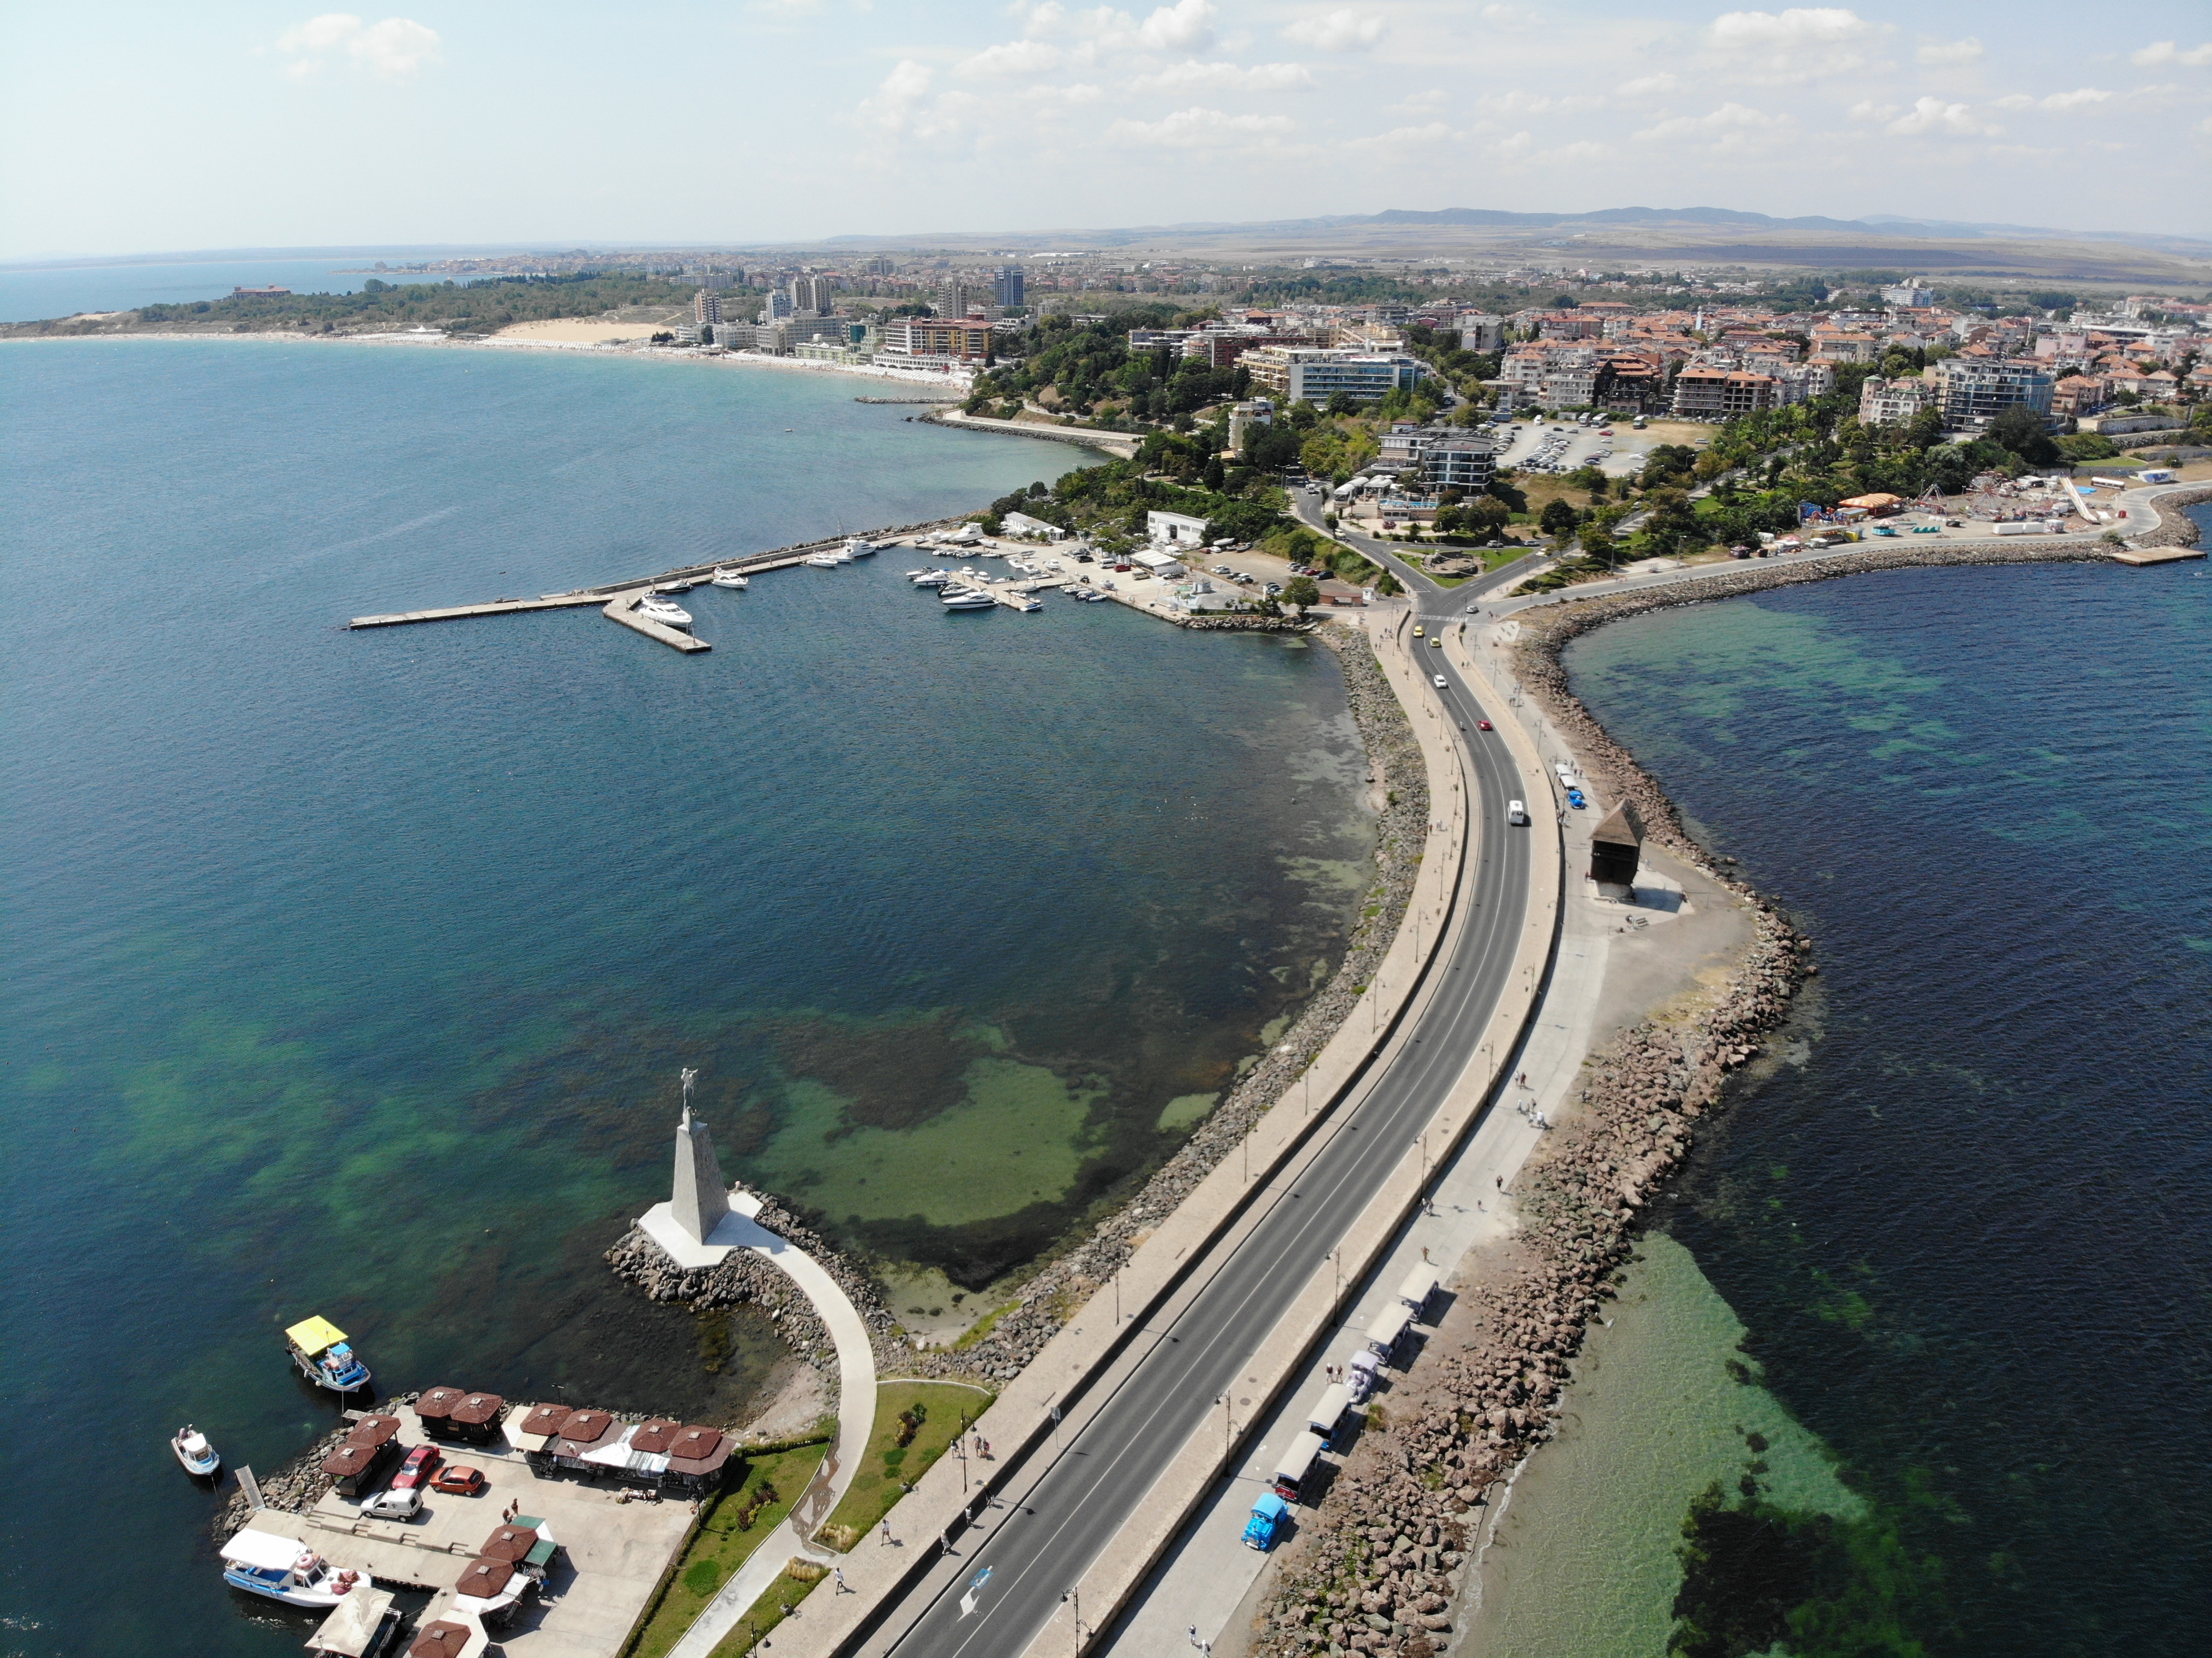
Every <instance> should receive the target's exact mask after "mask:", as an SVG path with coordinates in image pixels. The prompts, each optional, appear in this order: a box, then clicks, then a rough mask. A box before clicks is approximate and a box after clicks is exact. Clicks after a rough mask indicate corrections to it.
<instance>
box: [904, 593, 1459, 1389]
mask: <svg viewBox="0 0 2212 1658" xmlns="http://www.w3.org/2000/svg"><path fill="white" fill-rule="evenodd" d="M1314 637H1315V638H1316V640H1317V641H1320V642H1321V643H1322V644H1324V645H1326V646H1328V647H1329V648H1330V649H1332V650H1334V651H1335V652H1336V653H1337V654H1338V656H1339V657H1340V659H1341V660H1342V662H1343V665H1344V680H1345V689H1346V695H1347V699H1348V701H1349V703H1350V706H1351V709H1352V719H1353V720H1354V721H1355V722H1356V723H1357V724H1358V728H1359V734H1360V737H1361V739H1362V741H1363V742H1364V744H1365V747H1366V750H1367V759H1368V771H1369V776H1370V787H1371V790H1372V798H1373V799H1374V801H1375V803H1376V807H1377V812H1378V817H1379V822H1378V823H1377V824H1376V845H1375V865H1376V872H1375V884H1374V886H1373V887H1372V888H1370V890H1368V892H1367V893H1366V894H1365V895H1364V896H1363V897H1362V899H1361V901H1360V914H1361V920H1359V922H1358V926H1356V927H1355V928H1354V929H1353V932H1352V941H1351V945H1350V948H1349V949H1347V950H1346V952H1345V957H1344V961H1343V962H1342V963H1341V964H1340V966H1339V967H1338V968H1337V970H1336V971H1335V973H1334V974H1333V975H1331V976H1330V978H1329V981H1328V984H1327V986H1325V987H1323V988H1322V991H1321V993H1320V994H1318V995H1317V996H1316V997H1315V998H1314V999H1313V1000H1312V1001H1311V1002H1310V1003H1309V1004H1308V1005H1307V1006H1306V1009H1305V1011H1304V1013H1303V1014H1302V1015H1301V1016H1300V1017H1299V1018H1298V1020H1297V1023H1295V1024H1294V1025H1292V1026H1291V1029H1289V1030H1288V1031H1286V1032H1285V1034H1284V1035H1281V1036H1280V1037H1279V1038H1278V1039H1277V1040H1276V1041H1275V1042H1274V1044H1273V1046H1272V1047H1271V1048H1269V1049H1268V1050H1267V1052H1266V1053H1265V1054H1261V1056H1260V1058H1259V1060H1258V1062H1257V1063H1256V1064H1255V1066H1253V1067H1252V1069H1251V1070H1250V1071H1249V1072H1246V1073H1245V1075H1244V1077H1243V1079H1242V1080H1241V1081H1240V1082H1238V1083H1237V1085H1236V1087H1235V1088H1233V1089H1232V1090H1230V1094H1229V1096H1228V1098H1227V1099H1225V1100H1224V1101H1223V1102H1221V1104H1220V1105H1218V1106H1217V1107H1216V1108H1214V1109H1213V1111H1212V1113H1211V1114H1209V1115H1208V1116H1207V1117H1206V1121H1204V1122H1203V1123H1201V1124H1200V1126H1199V1127H1198V1130H1197V1132H1196V1133H1194V1134H1192V1136H1191V1137H1190V1139H1188V1140H1186V1141H1185V1142H1184V1143H1183V1144H1182V1147H1181V1148H1180V1149H1178V1150H1177V1151H1176V1154H1175V1156H1174V1157H1170V1159H1169V1160H1168V1161H1167V1163H1164V1164H1163V1165H1162V1166H1161V1168H1160V1169H1159V1170H1158V1172H1157V1173H1155V1174H1154V1175H1152V1178H1151V1179H1150V1180H1148V1181H1146V1182H1145V1184H1144V1186H1143V1187H1141V1188H1140V1189H1139V1191H1138V1192H1137V1193H1136V1194H1135V1196H1134V1197H1133V1198H1130V1199H1128V1200H1127V1202H1125V1203H1123V1204H1122V1205H1121V1206H1120V1207H1119V1208H1118V1209H1115V1210H1114V1211H1112V1212H1110V1213H1108V1214H1106V1215H1104V1216H1103V1218H1101V1219H1099V1220H1098V1221H1097V1223H1096V1224H1094V1225H1093V1227H1092V1228H1091V1230H1089V1231H1088V1232H1087V1233H1086V1234H1085V1235H1084V1236H1081V1238H1080V1239H1079V1241H1076V1242H1073V1243H1071V1245H1070V1246H1069V1247H1068V1248H1066V1251H1065V1252H1064V1253H1061V1254H1058V1255H1056V1256H1054V1257H1052V1258H1050V1259H1048V1260H1046V1261H1045V1262H1044V1263H1043V1264H1042V1266H1040V1268H1039V1269H1038V1271H1037V1272H1036V1273H1035V1274H1033V1275H1032V1276H1031V1277H1030V1278H1029V1280H1028V1281H1027V1282H1026V1283H1024V1284H1023V1285H1022V1287H1021V1289H1020V1290H1019V1291H1018V1293H1017V1294H1016V1296H1015V1298H1014V1300H1013V1302H1012V1304H1011V1305H1010V1306H1008V1307H1007V1308H1006V1309H1005V1310H1004V1311H1003V1312H1001V1313H1000V1315H998V1316H997V1318H996V1319H995V1320H994V1321H990V1322H988V1323H987V1324H984V1325H981V1326H978V1327H977V1331H976V1333H974V1334H972V1335H971V1336H970V1337H969V1338H968V1339H965V1340H964V1341H963V1342H962V1343H961V1344H960V1345H957V1346H956V1347H953V1348H951V1349H926V1350H922V1351H915V1349H913V1348H911V1347H909V1346H908V1345H906V1344H905V1343H904V1341H903V1340H896V1341H895V1342H894V1345H892V1346H891V1347H890V1350H889V1351H884V1349H883V1347H882V1346H881V1345H880V1344H879V1345H878V1354H877V1363H878V1364H879V1365H884V1366H889V1365H890V1363H893V1362H896V1364H897V1366H898V1367H899V1368H898V1370H895V1371H893V1372H892V1373H893V1374H904V1375H908V1376H936V1377H943V1378H945V1379H947V1380H953V1381H964V1382H982V1383H986V1384H988V1385H990V1386H993V1387H994V1388H995V1387H998V1386H1000V1385H1002V1384H1004V1383H1005V1382H1009V1381H1011V1380H1012V1378H1013V1377H1015V1376H1018V1375H1020V1374H1021V1370H1022V1367H1023V1366H1024V1365H1025V1364H1027V1363H1029V1362H1030V1359H1032V1358H1034V1357H1036V1355H1037V1352H1038V1351H1040V1350H1041V1349H1042V1347H1043V1346H1044V1345H1045V1343H1047V1342H1048V1341H1049V1340H1051V1339H1052V1338H1053V1337H1054V1335H1056V1334H1057V1333H1059V1331H1060V1327H1061V1326H1062V1325H1064V1324H1065V1323H1066V1321H1067V1320H1068V1319H1069V1317H1070V1316H1071V1315H1073V1313H1074V1311H1075V1310H1076V1309H1078V1308H1079V1307H1080V1306H1082V1305H1083V1303H1085V1302H1086V1301H1088V1300H1089V1299H1090V1298H1091V1297H1092V1296H1093V1295H1095V1294H1097V1291H1100V1290H1102V1289H1103V1288H1104V1287H1105V1286H1106V1284H1108V1283H1109V1281H1110V1280H1111V1279H1112V1278H1113V1276H1114V1274H1115V1272H1118V1271H1119V1270H1120V1269H1121V1266H1122V1264H1123V1263H1124V1262H1125V1261H1127V1260H1128V1259H1129V1256H1130V1254H1131V1253H1132V1252H1133V1250H1135V1248H1137V1246H1138V1245H1139V1244H1140V1243H1142V1242H1144V1241H1145V1240H1146V1238H1147V1237H1149V1236H1152V1231H1153V1230H1154V1229H1155V1228H1156V1227H1158V1225H1159V1224H1160V1223H1161V1222H1162V1221H1164V1220H1165V1219H1166V1218H1168V1217H1169V1216H1170V1215H1171V1214H1172V1213H1174V1212H1175V1210H1176V1206H1178V1205H1180V1204H1181V1203H1182V1200H1183V1199H1185V1198H1186V1197H1188V1195H1189V1194H1190V1193H1191V1191H1192V1189H1193V1188H1194V1187H1196V1186H1197V1185H1198V1183H1199V1182H1200V1181H1202V1180H1204V1179H1205V1178H1206V1175H1209V1174H1211V1173H1212V1171H1213V1169H1215V1168H1216V1167H1217V1166H1218V1164H1219V1163H1221V1162H1222V1161H1223V1160H1224V1159H1225V1158H1226V1157H1229V1156H1231V1154H1232V1153H1233V1152H1234V1151H1236V1150H1237V1143H1238V1142H1239V1141H1240V1140H1242V1139H1243V1138H1244V1136H1245V1135H1246V1134H1248V1133H1250V1132H1251V1130H1252V1126H1253V1125H1254V1124H1255V1123H1256V1122H1257V1121H1259V1120H1260V1118H1261V1116H1262V1115H1263V1114H1266V1112H1267V1109H1268V1108H1270V1107H1272V1106H1273V1104H1274V1103H1275V1102H1276V1101H1278V1100H1279V1099H1280V1098H1282V1096H1283V1095H1284V1093H1285V1091H1286V1090H1288V1089H1289V1088H1290V1087H1291V1084H1293V1083H1295V1082H1297V1079H1298V1078H1300V1077H1301V1076H1303V1075H1304V1073H1305V1071H1306V1069H1307V1067H1308V1066H1310V1065H1312V1063H1313V1062H1314V1060H1315V1059H1316V1056H1318V1055H1319V1054H1320V1053H1321V1051H1322V1048H1324V1047H1326V1046H1327V1045H1328V1041H1329V1039H1330V1038H1331V1037H1332V1036H1334V1035H1335V1034H1336V1031H1337V1029H1338V1027H1339V1026H1340V1025H1341V1024H1342V1023H1344V1021H1345V1018H1346V1016H1347V1015H1348V1014H1350V1013H1351V1011H1352V1008H1353V1007H1355V1006H1356V1005H1358V1001H1359V998H1360V995H1361V994H1362V993H1364V991H1365V990H1366V988H1367V987H1368V985H1369V984H1370V982H1371V981H1373V979H1374V976H1375V972H1376V969H1377V968H1378V967H1379V966H1380V965H1381V963H1382V961H1383V955H1384V953H1385V952H1386V951H1388V950H1389V947H1390V944H1391V941H1392V940H1393V939H1394V938H1396V937H1397V935H1398V927H1399V924H1400V923H1401V921H1402V920H1403V919H1404V917H1405V913H1406V905H1407V900H1408V898H1409V897H1410V896H1411V895H1412V893H1413V878H1414V877H1415V876H1416V875H1417V874H1418V873H1419V871H1420V859H1421V851H1422V848H1423V847H1424V846H1425V845H1426V843H1427V840H1428V823H1429V784H1428V766H1427V762H1426V761H1425V759H1424V757H1423V756H1422V754H1421V746H1420V743H1419V739H1418V738H1415V737H1414V735H1413V726H1412V725H1411V723H1410V722H1409V721H1408V720H1407V718H1406V711H1405V709H1404V708H1402V707H1401V705H1400V703H1399V701H1398V697H1397V694H1396V693H1395V691H1393V690H1392V689H1391V688H1390V682H1389V679H1388V678H1387V677H1384V675H1383V668H1382V665H1381V664H1379V663H1378V662H1376V659H1375V653H1374V647H1373V643H1372V641H1370V638H1369V636H1368V635H1366V634H1365V633H1364V631H1360V630H1356V629H1345V628H1323V629H1320V630H1319V631H1318V632H1317V633H1316V634H1315V635H1314Z"/></svg>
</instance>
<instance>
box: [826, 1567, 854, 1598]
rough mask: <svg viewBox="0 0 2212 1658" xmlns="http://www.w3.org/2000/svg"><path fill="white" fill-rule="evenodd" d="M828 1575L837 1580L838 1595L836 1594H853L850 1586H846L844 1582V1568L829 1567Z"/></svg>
mask: <svg viewBox="0 0 2212 1658" xmlns="http://www.w3.org/2000/svg"><path fill="white" fill-rule="evenodd" d="M829 1575H830V1576H832V1577H834V1578H836V1580H837V1593H838V1594H851V1593H852V1592H853V1590H852V1588H851V1586H850V1585H849V1584H848V1583H847V1582H845V1569H844V1567H842V1566H833V1567H831V1568H830V1569H829Z"/></svg>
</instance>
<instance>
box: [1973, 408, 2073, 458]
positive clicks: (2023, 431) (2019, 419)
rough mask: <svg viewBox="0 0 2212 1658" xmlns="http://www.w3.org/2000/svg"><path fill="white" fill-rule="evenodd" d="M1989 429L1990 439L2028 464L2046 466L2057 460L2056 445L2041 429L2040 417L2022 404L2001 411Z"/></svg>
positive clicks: (2049, 435)
mask: <svg viewBox="0 0 2212 1658" xmlns="http://www.w3.org/2000/svg"><path fill="white" fill-rule="evenodd" d="M1989 429H1990V437H1991V438H1993V439H1994V440H1996V441H1997V442H1999V443H2001V444H2002V445H2003V446H2005V447H2006V448H2008V449H2009V450H2011V451H2012V452H2013V453H2015V455H2018V456H2019V457H2020V458H2021V459H2022V460H2024V461H2026V462H2027V464H2028V465H2031V466H2047V465H2050V464H2051V462H2052V461H2054V460H2057V459H2058V446H2057V444H2056V443H2053V442H2052V441H2051V434H2050V433H2049V432H2047V431H2045V429H2044V425H2043V416H2040V415H2039V414H2037V413H2036V412H2035V410H2033V409H2030V408H2027V406H2026V405H2024V404H2014V405H2013V406H2012V407H2011V408H2009V409H2006V410H2000V411H1999V412H1998V414H1997V416H1996V419H1994V420H1992V421H1991V422H1990V428H1989Z"/></svg>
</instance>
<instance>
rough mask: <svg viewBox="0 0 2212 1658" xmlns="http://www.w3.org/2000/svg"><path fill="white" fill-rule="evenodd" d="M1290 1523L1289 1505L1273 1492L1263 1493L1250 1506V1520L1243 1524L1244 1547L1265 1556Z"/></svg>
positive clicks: (1279, 1539) (1280, 1538) (1278, 1540)
mask: <svg viewBox="0 0 2212 1658" xmlns="http://www.w3.org/2000/svg"><path fill="white" fill-rule="evenodd" d="M1290 1523H1291V1509H1290V1504H1288V1503H1285V1502H1284V1501H1283V1499H1282V1498H1281V1497H1278V1496H1276V1495H1275V1494H1274V1492H1273V1491H1268V1492H1267V1493H1265V1494H1264V1495H1262V1496H1261V1498H1260V1500H1259V1501H1258V1502H1256V1503H1254V1504H1253V1505H1252V1515H1251V1518H1250V1519H1249V1520H1247V1521H1245V1522H1244V1546H1245V1547H1246V1548H1248V1549H1257V1550H1259V1551H1260V1552H1261V1553H1262V1554H1265V1553H1266V1552H1267V1551H1268V1550H1269V1549H1272V1548H1273V1547H1274V1546H1275V1545H1276V1544H1277V1543H1279V1542H1280V1541H1281V1540H1282V1536H1283V1533H1284V1532H1285V1530H1287V1529H1288V1528H1289V1527H1290Z"/></svg>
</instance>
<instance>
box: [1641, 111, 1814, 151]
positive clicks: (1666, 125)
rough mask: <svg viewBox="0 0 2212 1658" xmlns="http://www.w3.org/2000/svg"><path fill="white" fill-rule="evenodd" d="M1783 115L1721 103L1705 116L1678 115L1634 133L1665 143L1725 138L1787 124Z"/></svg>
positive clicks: (1788, 120) (1642, 140)
mask: <svg viewBox="0 0 2212 1658" xmlns="http://www.w3.org/2000/svg"><path fill="white" fill-rule="evenodd" d="M1789 124H1790V118H1789V117H1788V116H1786V115H1769V114H1768V113H1767V112H1765V110H1759V109H1748V108H1746V107H1745V106H1743V105H1741V104H1734V103H1730V104H1723V105H1722V106H1720V107H1719V108H1718V109H1717V110H1714V111H1713V112H1711V114H1708V115H1677V116H1675V117H1674V118H1673V119H1672V120H1667V121H1662V122H1660V123H1659V125H1656V126H1651V127H1646V128H1644V131H1641V132H1639V133H1638V134H1637V135H1636V137H1637V138H1638V141H1639V142H1640V143H1668V142H1669V141H1671V140H1674V139H1677V138H1728V137H1737V136H1739V135H1741V133H1742V132H1743V131H1746V130H1747V129H1756V128H1766V127H1778V126H1787V125H1789Z"/></svg>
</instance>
